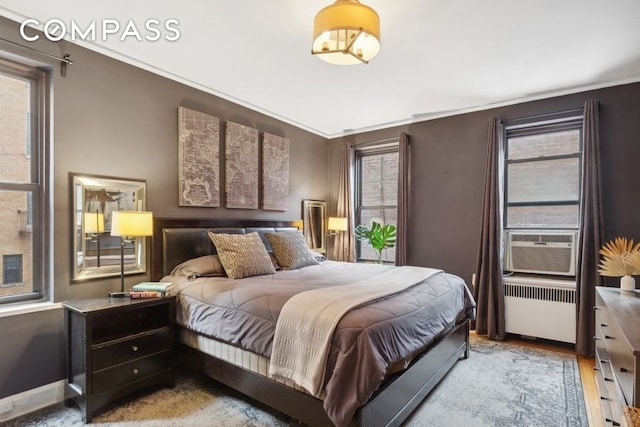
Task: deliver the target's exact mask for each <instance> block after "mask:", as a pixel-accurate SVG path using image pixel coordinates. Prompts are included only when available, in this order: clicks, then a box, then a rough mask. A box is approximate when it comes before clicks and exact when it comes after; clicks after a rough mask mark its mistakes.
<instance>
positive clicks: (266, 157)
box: [262, 132, 289, 211]
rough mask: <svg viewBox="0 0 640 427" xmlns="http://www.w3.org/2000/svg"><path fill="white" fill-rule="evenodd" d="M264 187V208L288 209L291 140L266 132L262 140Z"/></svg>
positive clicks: (273, 209)
mask: <svg viewBox="0 0 640 427" xmlns="http://www.w3.org/2000/svg"><path fill="white" fill-rule="evenodd" d="M262 188H263V195H262V209H265V210H272V211H286V210H287V208H288V205H289V200H288V195H289V140H288V139H286V138H282V137H279V136H276V135H271V134H269V133H266V132H265V133H264V138H263V141H262Z"/></svg>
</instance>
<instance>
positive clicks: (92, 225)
mask: <svg viewBox="0 0 640 427" xmlns="http://www.w3.org/2000/svg"><path fill="white" fill-rule="evenodd" d="M83 218H84V232H85V233H87V234H88V233H104V214H103V213H102V212H85V214H84V216H83Z"/></svg>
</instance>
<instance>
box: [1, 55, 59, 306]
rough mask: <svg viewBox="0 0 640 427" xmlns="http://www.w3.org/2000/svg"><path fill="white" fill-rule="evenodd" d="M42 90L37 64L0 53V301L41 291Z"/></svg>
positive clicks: (44, 275) (45, 85)
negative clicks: (0, 284)
mask: <svg viewBox="0 0 640 427" xmlns="http://www.w3.org/2000/svg"><path fill="white" fill-rule="evenodd" d="M0 54H2V52H0ZM48 90H49V79H48V73H47V71H45V70H44V69H43V68H38V67H32V66H29V65H25V64H19V63H16V62H13V61H9V60H5V59H2V58H1V57H0V123H2V132H0V219H1V220H0V254H1V255H2V270H1V271H2V278H1V280H2V281H1V282H0V283H2V284H3V285H11V286H3V287H1V288H0V304H1V303H8V302H16V301H23V300H34V299H41V298H43V297H45V296H46V294H45V291H46V289H47V279H48V269H47V268H46V266H47V265H48V264H47V261H46V259H45V254H47V253H50V252H51V251H48V250H47V248H48V247H49V245H50V242H49V239H48V238H47V235H46V231H47V229H48V227H47V226H46V224H48V209H47V206H48V203H49V202H48V201H49V195H48V191H47V188H48V185H47V184H48V182H47V177H48V173H49V172H48V171H49V165H48V163H47V162H48V158H49V156H48V152H47V150H48V146H49V144H48V143H47V141H46V135H47V130H48V125H47V117H48V115H49V114H48V106H47V100H48V96H47V94H48Z"/></svg>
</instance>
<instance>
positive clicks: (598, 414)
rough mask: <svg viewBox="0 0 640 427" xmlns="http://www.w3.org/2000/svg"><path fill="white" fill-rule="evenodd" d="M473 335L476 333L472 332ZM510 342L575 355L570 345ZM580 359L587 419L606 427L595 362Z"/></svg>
mask: <svg viewBox="0 0 640 427" xmlns="http://www.w3.org/2000/svg"><path fill="white" fill-rule="evenodd" d="M471 333H472V334H473V333H474V331H471ZM508 341H509V342H512V343H518V344H522V345H525V346H529V347H537V348H544V349H547V350H554V351H561V352H563V353H568V354H575V349H574V348H573V346H570V345H566V346H565V345H562V344H558V343H554V342H550V341H546V340H528V339H521V338H517V337H513V336H510V337H509V338H508ZM577 357H578V366H579V368H580V380H581V381H582V391H583V393H584V401H585V404H586V409H587V419H588V421H589V426H590V427H604V426H605V423H604V417H603V415H602V409H601V408H600V397H599V396H598V390H597V389H596V379H595V375H594V371H593V367H594V363H595V360H594V359H593V358H592V357H582V356H577Z"/></svg>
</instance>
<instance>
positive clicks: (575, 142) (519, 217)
mask: <svg viewBox="0 0 640 427" xmlns="http://www.w3.org/2000/svg"><path fill="white" fill-rule="evenodd" d="M505 133H506V138H505V141H506V144H505V220H504V224H505V228H507V229H513V228H516V229H546V230H553V229H578V227H579V209H580V196H581V188H580V183H581V174H582V116H579V117H576V116H572V117H566V118H558V119H554V120H548V121H544V122H533V123H525V124H518V125H508V126H506V128H505Z"/></svg>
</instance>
